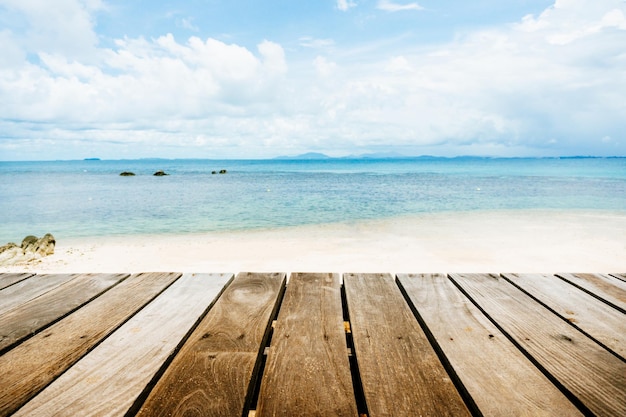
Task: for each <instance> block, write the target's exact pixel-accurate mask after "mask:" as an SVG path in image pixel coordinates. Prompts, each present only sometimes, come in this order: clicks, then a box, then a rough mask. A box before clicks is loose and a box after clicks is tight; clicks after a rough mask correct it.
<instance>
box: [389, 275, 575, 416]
mask: <svg viewBox="0 0 626 417" xmlns="http://www.w3.org/2000/svg"><path fill="white" fill-rule="evenodd" d="M398 282H399V284H400V286H401V288H402V290H403V291H404V292H405V293H406V294H407V295H408V297H409V302H410V303H411V304H412V305H413V308H414V310H416V311H417V312H418V314H419V316H420V317H421V319H422V320H423V321H424V323H425V324H426V326H427V328H428V330H429V332H430V333H431V334H432V336H433V337H434V339H435V340H436V343H437V344H438V345H439V347H440V348H441V350H442V351H443V353H444V355H445V357H446V358H447V360H448V362H449V363H450V365H451V366H452V367H453V368H454V370H455V373H456V374H457V376H458V378H459V379H460V380H461V382H462V384H463V386H464V387H465V389H466V390H467V391H468V393H469V395H470V396H471V397H472V399H473V401H474V402H475V404H476V406H477V407H478V408H479V409H480V411H481V413H482V415H483V416H493V417H499V416H503V417H505V416H528V417H531V416H545V417H547V416H563V417H566V416H579V415H582V414H581V413H580V412H579V411H578V410H577V408H576V407H575V406H574V405H573V404H572V403H571V402H570V401H569V400H568V399H567V398H566V397H565V395H563V394H562V393H561V391H559V390H558V389H557V388H556V387H555V386H554V385H553V384H552V383H551V382H550V381H549V380H548V379H547V378H546V377H545V376H544V375H543V373H541V371H540V370H539V369H537V367H535V366H534V365H533V364H532V363H531V362H530V361H529V360H528V359H527V358H526V357H525V356H524V355H523V354H522V352H520V351H519V350H518V349H517V348H516V347H515V346H514V345H513V344H512V343H511V342H510V341H509V340H508V339H507V338H506V336H505V335H504V334H502V332H500V330H498V328H497V327H496V326H494V325H493V323H491V322H490V321H489V319H487V317H485V315H484V314H483V313H482V312H481V311H480V310H479V309H478V308H477V307H476V306H474V305H473V304H472V303H471V301H470V300H469V299H467V297H465V296H464V295H463V294H462V293H461V292H460V291H459V290H458V288H456V287H455V286H454V284H452V282H451V281H450V280H449V279H448V277H447V276H446V275H442V274H403V275H398ZM520 382H522V383H520Z"/></svg>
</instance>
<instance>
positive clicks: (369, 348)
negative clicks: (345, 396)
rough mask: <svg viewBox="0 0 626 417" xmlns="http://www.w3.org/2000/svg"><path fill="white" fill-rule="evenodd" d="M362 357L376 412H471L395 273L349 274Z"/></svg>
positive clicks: (369, 400)
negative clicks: (410, 306)
mask: <svg viewBox="0 0 626 417" xmlns="http://www.w3.org/2000/svg"><path fill="white" fill-rule="evenodd" d="M344 286H345V292H346V298H347V303H348V311H349V314H350V325H351V329H352V337H353V340H354V348H355V351H356V359H357V362H358V364H359V372H360V374H361V381H362V384H363V391H364V393H365V400H366V402H367V408H368V411H369V415H370V416H371V417H377V416H394V417H399V416H419V415H424V416H427V415H437V416H469V415H470V414H469V411H468V410H467V408H466V406H465V404H464V402H463V400H462V398H461V396H460V395H459V393H458V391H457V390H456V388H455V386H454V384H453V383H452V381H451V379H450V377H449V375H448V373H447V372H446V370H445V369H444V367H443V365H442V363H441V362H440V360H439V358H438V357H437V354H436V353H435V351H434V349H433V347H432V346H431V345H430V342H429V341H428V339H427V338H426V335H425V334H424V332H423V331H422V329H421V328H420V326H419V324H418V322H417V320H416V319H415V317H414V316H413V313H412V312H411V310H410V308H409V306H408V305H407V303H406V302H405V300H404V297H403V296H402V293H401V292H400V290H399V288H398V286H397V285H396V283H395V281H394V279H393V277H392V276H391V275H389V274H344Z"/></svg>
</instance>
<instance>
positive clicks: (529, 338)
mask: <svg viewBox="0 0 626 417" xmlns="http://www.w3.org/2000/svg"><path fill="white" fill-rule="evenodd" d="M450 277H451V278H452V279H453V280H454V282H455V283H456V284H457V285H458V286H460V287H461V288H462V290H463V291H464V292H465V293H466V294H467V295H468V296H469V297H470V298H471V299H472V300H473V301H474V302H475V303H476V304H478V305H479V306H480V308H481V309H482V310H483V311H484V312H485V313H486V314H487V315H488V316H489V317H490V318H491V320H493V321H495V322H496V323H497V325H498V327H499V328H501V329H502V330H503V331H504V332H506V333H507V334H508V335H509V337H511V338H512V339H513V340H515V343H516V344H517V345H518V346H519V347H521V348H522V349H523V350H524V351H525V352H527V353H528V355H529V356H530V357H532V360H533V361H535V363H536V364H538V365H539V366H541V368H543V369H544V370H545V371H546V372H547V373H548V374H549V375H550V376H551V378H552V380H553V381H554V382H557V383H558V384H560V385H561V386H562V387H563V388H564V389H566V390H567V391H568V392H569V393H571V395H572V398H571V399H573V400H574V401H579V402H580V404H579V405H580V406H581V407H583V409H584V408H586V409H587V410H589V412H591V413H593V414H596V415H598V416H617V415H626V396H625V395H624V387H626V364H625V363H624V362H623V361H621V360H620V359H619V358H617V357H616V356H614V355H612V354H611V353H610V352H608V351H607V350H606V349H604V348H602V347H601V346H600V345H598V344H597V343H595V342H594V341H593V340H591V339H590V338H588V337H587V336H585V335H584V334H582V333H581V332H579V331H578V330H576V329H574V328H573V327H572V326H570V325H569V324H567V323H565V322H564V321H563V320H562V319H561V318H559V317H558V316H556V315H555V314H553V313H551V312H550V311H549V310H548V309H546V308H545V307H543V306H542V305H540V304H539V303H537V302H536V301H535V300H533V299H532V298H531V297H530V296H528V295H527V294H525V293H524V292H522V291H521V290H519V289H518V288H516V287H515V286H513V285H512V284H511V283H510V282H508V281H507V280H505V279H504V278H501V277H499V276H495V275H488V274H452V275H450Z"/></svg>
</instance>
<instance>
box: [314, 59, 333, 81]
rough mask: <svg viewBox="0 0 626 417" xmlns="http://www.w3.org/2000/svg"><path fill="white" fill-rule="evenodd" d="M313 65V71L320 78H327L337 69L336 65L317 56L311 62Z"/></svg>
mask: <svg viewBox="0 0 626 417" xmlns="http://www.w3.org/2000/svg"><path fill="white" fill-rule="evenodd" d="M313 65H314V66H315V70H316V71H317V74H318V75H320V76H322V77H328V76H329V75H332V74H333V73H334V72H335V70H336V69H337V64H336V63H334V62H331V61H329V60H328V59H327V58H324V57H323V56H317V57H315V59H314V60H313Z"/></svg>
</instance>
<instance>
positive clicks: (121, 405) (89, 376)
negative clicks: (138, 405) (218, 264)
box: [14, 274, 232, 417]
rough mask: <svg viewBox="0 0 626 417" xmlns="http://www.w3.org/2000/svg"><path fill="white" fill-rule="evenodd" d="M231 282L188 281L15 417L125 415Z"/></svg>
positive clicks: (202, 277)
mask: <svg viewBox="0 0 626 417" xmlns="http://www.w3.org/2000/svg"><path fill="white" fill-rule="evenodd" d="M231 278H232V274H185V275H183V276H182V277H181V278H180V279H179V280H177V281H176V282H175V283H174V284H172V285H171V286H170V287H169V288H167V289H166V290H165V291H164V292H163V293H161V294H160V295H159V296H158V297H157V298H156V299H154V300H153V301H152V302H151V303H150V304H148V305H147V306H146V307H144V308H143V309H142V310H141V311H139V312H138V313H137V314H136V315H135V316H133V318H131V319H130V320H129V321H127V322H126V323H125V324H124V325H123V326H121V327H120V328H119V329H118V330H116V331H115V332H114V333H113V334H111V335H110V336H109V337H108V338H107V339H106V340H104V341H103V342H102V343H101V344H100V345H98V346H97V347H96V348H95V349H94V350H93V351H91V352H90V353H89V354H88V355H86V356H85V357H83V358H82V359H81V360H80V361H78V362H77V363H76V364H75V365H74V366H72V367H71V368H70V369H68V370H67V371H66V372H65V373H64V374H63V375H61V376H60V377H59V378H58V379H57V380H56V381H54V382H53V383H52V384H51V385H49V386H48V387H47V388H46V389H44V390H43V391H42V392H41V393H40V394H39V395H37V396H36V397H35V398H33V399H32V400H31V401H30V402H28V403H27V404H26V405H25V406H24V407H22V408H21V409H20V410H19V411H18V412H17V413H15V414H14V416H16V417H17V416H33V415H36V416H58V415H68V416H78V415H80V416H102V415H110V416H113V415H118V416H121V415H124V414H125V413H126V412H127V411H128V410H129V409H130V408H131V406H132V405H133V403H134V402H135V400H137V398H138V397H139V396H140V394H141V393H142V392H143V390H144V389H145V388H146V386H147V385H148V383H149V382H150V380H151V379H152V378H154V376H155V374H157V372H158V371H159V369H160V368H161V366H162V365H163V363H164V362H166V360H167V358H168V357H169V356H170V355H172V354H173V353H174V350H175V349H176V347H177V346H178V345H179V344H180V343H181V340H182V339H183V338H184V337H185V335H186V334H187V333H188V332H189V331H190V330H191V328H192V326H193V325H194V324H195V323H196V322H197V321H198V320H199V318H200V317H201V315H202V314H203V313H204V312H205V311H206V309H207V308H208V306H209V305H211V303H212V301H213V300H214V299H215V297H216V296H217V295H218V294H219V293H220V292H221V291H222V289H223V287H224V285H225V284H226V283H227V282H228V280H229V279H231ZM103 399H106V400H105V401H103Z"/></svg>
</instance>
